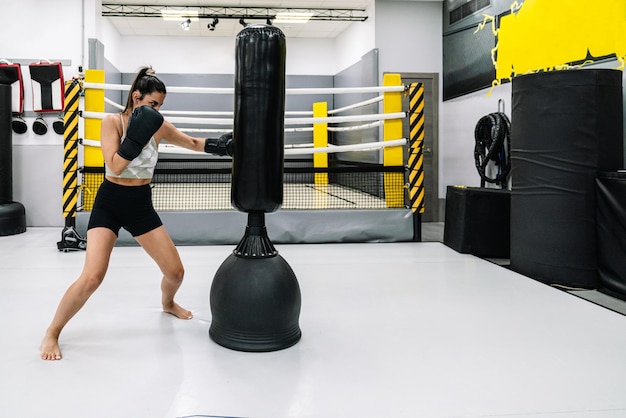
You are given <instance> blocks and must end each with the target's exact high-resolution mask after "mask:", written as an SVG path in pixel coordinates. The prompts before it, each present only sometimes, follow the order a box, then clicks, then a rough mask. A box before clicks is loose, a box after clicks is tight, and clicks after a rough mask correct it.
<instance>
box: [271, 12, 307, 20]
mask: <svg viewBox="0 0 626 418" xmlns="http://www.w3.org/2000/svg"><path fill="white" fill-rule="evenodd" d="M312 17H313V13H312V12H280V13H277V14H276V18H275V19H274V22H275V23H306V22H308V21H309V20H311V18H312Z"/></svg>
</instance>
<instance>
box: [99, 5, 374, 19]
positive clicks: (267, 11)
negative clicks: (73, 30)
mask: <svg viewBox="0 0 626 418" xmlns="http://www.w3.org/2000/svg"><path fill="white" fill-rule="evenodd" d="M162 10H166V11H167V10H171V11H172V12H180V16H181V18H187V17H189V18H192V17H194V18H195V17H197V18H199V19H213V18H218V19H241V18H243V19H250V20H252V19H272V20H273V19H276V15H277V14H279V13H302V12H307V13H313V15H312V16H311V17H310V19H309V20H324V21H337V22H340V21H342V22H364V21H365V20H367V15H364V14H363V13H364V12H365V10H364V9H318V8H297V7H290V8H272V7H212V6H171V5H164V4H163V5H155V4H142V5H139V4H114V3H103V4H102V16H105V17H146V18H162V17H163V15H162V13H161V11H162ZM185 12H190V13H189V15H185Z"/></svg>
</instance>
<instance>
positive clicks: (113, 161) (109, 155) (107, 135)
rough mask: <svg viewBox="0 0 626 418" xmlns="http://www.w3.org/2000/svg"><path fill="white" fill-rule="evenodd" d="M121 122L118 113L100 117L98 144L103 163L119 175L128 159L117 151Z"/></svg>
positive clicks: (120, 135)
mask: <svg viewBox="0 0 626 418" xmlns="http://www.w3.org/2000/svg"><path fill="white" fill-rule="evenodd" d="M121 128H122V126H121V123H120V120H119V116H118V114H115V115H107V116H105V117H104V119H102V126H101V128H100V145H101V147H102V156H103V157H104V163H105V164H106V165H107V167H109V169H110V170H111V171H112V172H113V173H114V174H116V175H119V174H120V173H121V172H122V171H124V169H125V168H126V166H128V164H129V163H130V161H128V160H126V159H124V158H122V157H120V156H119V154H118V153H117V150H118V149H119V147H120V142H121V138H122V131H121Z"/></svg>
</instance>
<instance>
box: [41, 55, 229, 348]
mask: <svg viewBox="0 0 626 418" xmlns="http://www.w3.org/2000/svg"><path fill="white" fill-rule="evenodd" d="M166 93H167V92H166V88H165V84H164V83H163V82H162V81H161V80H160V79H159V78H157V77H156V75H155V72H154V71H153V70H152V68H150V67H144V68H142V69H141V70H140V71H139V72H138V74H137V76H136V77H135V80H134V81H133V84H132V86H131V89H130V92H129V95H128V100H127V102H126V107H125V109H124V110H123V111H122V112H121V113H120V114H114V115H107V116H106V117H105V118H104V119H103V120H102V128H101V138H100V140H101V146H102V154H103V156H104V162H105V179H104V182H103V183H102V185H101V186H100V188H99V190H98V194H97V195H96V198H95V201H94V205H93V209H92V211H91V216H90V218H89V223H88V226H87V243H88V245H87V251H86V255H85V263H84V267H83V270H82V272H81V274H80V276H79V277H78V279H77V280H76V281H75V282H74V283H73V284H72V285H71V286H70V287H69V288H68V289H67V291H66V292H65V294H64V296H63V297H62V299H61V302H60V303H59V306H58V308H57V311H56V313H55V315H54V318H53V319H52V323H51V324H50V326H49V327H48V329H47V331H46V334H45V337H44V338H43V341H42V343H41V358H42V359H44V360H60V359H61V349H60V347H59V335H60V334H61V331H62V330H63V328H64V327H65V325H66V324H67V323H68V321H69V320H70V319H71V318H72V317H73V316H74V315H75V314H76V313H77V312H78V311H79V310H80V309H81V308H82V306H83V305H84V304H85V302H87V299H89V297H90V296H91V295H92V294H93V292H94V291H95V290H96V289H97V288H98V287H99V286H100V284H101V283H102V281H103V280H104V276H105V274H106V271H107V268H108V265H109V259H110V256H111V252H112V250H113V247H114V245H115V242H116V240H117V237H118V232H119V230H120V228H124V229H126V230H127V231H128V232H130V233H131V235H132V236H133V237H134V238H135V240H136V241H137V242H138V243H139V244H140V245H141V246H142V247H143V249H144V250H145V251H146V253H148V255H149V256H150V257H152V258H153V259H154V261H155V262H156V263H157V265H158V266H159V268H160V270H161V272H162V273H163V278H162V280H161V293H162V296H161V303H162V306H163V311H164V312H166V313H169V314H172V315H174V316H176V317H177V318H180V319H191V318H192V316H193V315H192V313H191V312H190V311H188V310H187V309H184V308H183V307H181V306H180V305H178V304H177V303H176V302H175V301H174V296H175V295H176V292H177V291H178V288H179V287H180V285H181V283H182V281H183V275H184V268H183V264H182V262H181V259H180V256H179V254H178V251H177V249H176V247H175V246H174V243H173V242H172V239H171V238H170V236H169V234H168V232H167V231H166V229H165V227H164V226H163V223H162V222H161V219H160V218H159V215H158V214H157V213H156V211H155V210H154V207H153V205H152V197H151V189H150V181H151V178H152V174H153V173H154V168H155V166H156V163H157V159H158V145H159V143H160V142H161V141H163V140H166V141H167V142H168V143H170V144H174V145H178V146H180V147H184V148H187V149H190V150H194V151H199V152H202V151H204V152H207V153H213V154H219V155H225V154H231V150H232V146H231V142H232V135H230V134H227V135H223V136H222V137H220V138H218V139H215V138H208V139H204V138H194V137H191V136H189V135H186V134H185V133H183V132H181V131H180V130H178V129H177V128H176V127H174V125H172V124H171V123H170V122H168V121H164V120H163V117H162V116H161V114H160V113H159V112H158V110H159V108H160V107H161V106H162V105H163V102H164V100H165V95H166Z"/></svg>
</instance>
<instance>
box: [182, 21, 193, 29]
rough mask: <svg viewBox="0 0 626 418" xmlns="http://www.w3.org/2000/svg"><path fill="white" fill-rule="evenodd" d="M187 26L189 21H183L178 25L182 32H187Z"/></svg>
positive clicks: (189, 24)
mask: <svg viewBox="0 0 626 418" xmlns="http://www.w3.org/2000/svg"><path fill="white" fill-rule="evenodd" d="M189 26H191V19H187V20H183V21H182V22H181V23H180V27H181V28H182V29H183V30H189Z"/></svg>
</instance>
